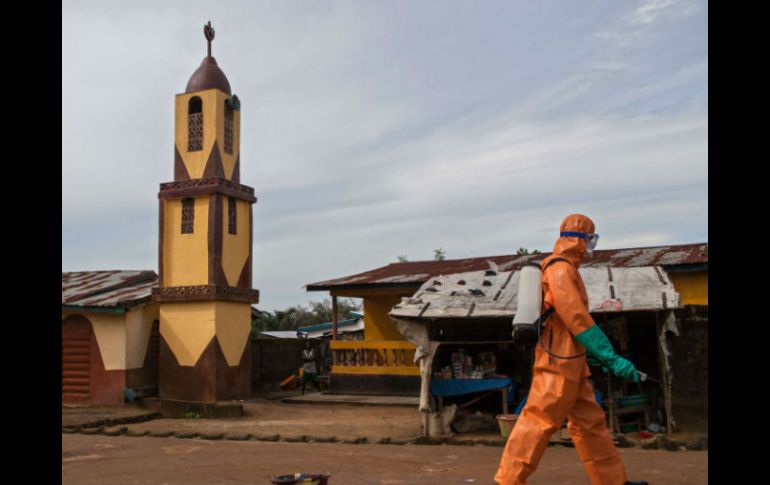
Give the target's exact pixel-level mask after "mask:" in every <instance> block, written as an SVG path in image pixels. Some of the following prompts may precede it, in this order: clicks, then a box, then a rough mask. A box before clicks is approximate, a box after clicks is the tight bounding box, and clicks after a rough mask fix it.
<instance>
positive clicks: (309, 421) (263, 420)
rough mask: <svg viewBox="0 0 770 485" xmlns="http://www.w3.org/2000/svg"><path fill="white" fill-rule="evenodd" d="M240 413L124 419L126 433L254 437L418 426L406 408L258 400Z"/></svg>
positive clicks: (401, 433)
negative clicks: (139, 420) (233, 416)
mask: <svg viewBox="0 0 770 485" xmlns="http://www.w3.org/2000/svg"><path fill="white" fill-rule="evenodd" d="M243 410H244V414H245V415H244V416H243V417H242V418H236V419H165V418H164V419H154V420H152V421H147V422H144V423H135V424H124V425H120V426H118V427H123V426H125V427H127V428H128V429H129V430H130V431H131V432H134V433H137V432H143V431H160V432H162V431H173V432H175V433H186V432H197V433H209V434H217V433H242V434H252V435H256V436H260V435H262V436H264V435H275V434H278V435H281V436H282V437H287V436H288V437H299V436H303V435H304V436H311V437H323V438H337V439H338V440H343V439H357V438H362V437H365V438H367V439H369V440H370V441H377V440H379V439H380V438H383V437H389V438H392V439H404V440H408V439H413V438H415V437H416V436H417V435H418V434H419V433H420V430H421V426H422V421H421V419H420V413H419V412H417V410H416V409H415V408H412V407H400V406H353V405H330V406H319V405H315V404H284V403H281V402H276V401H268V400H260V401H256V402H245V403H244V405H243Z"/></svg>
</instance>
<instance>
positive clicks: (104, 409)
mask: <svg viewBox="0 0 770 485" xmlns="http://www.w3.org/2000/svg"><path fill="white" fill-rule="evenodd" d="M155 414H157V413H155V412H153V411H149V410H147V409H141V408H139V407H137V406H132V405H122V406H93V407H87V406H62V409H61V425H62V427H65V426H83V425H88V424H95V423H98V422H106V423H107V424H110V423H112V422H121V421H124V420H132V419H137V418H139V419H141V418H142V417H146V418H150V417H152V416H153V415H155Z"/></svg>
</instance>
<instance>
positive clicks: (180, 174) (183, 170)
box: [174, 147, 190, 182]
mask: <svg viewBox="0 0 770 485" xmlns="http://www.w3.org/2000/svg"><path fill="white" fill-rule="evenodd" d="M180 180H190V173H189V172H188V171H187V167H186V166H185V164H184V160H182V155H181V154H180V153H179V149H178V148H177V147H174V182H178V181H180Z"/></svg>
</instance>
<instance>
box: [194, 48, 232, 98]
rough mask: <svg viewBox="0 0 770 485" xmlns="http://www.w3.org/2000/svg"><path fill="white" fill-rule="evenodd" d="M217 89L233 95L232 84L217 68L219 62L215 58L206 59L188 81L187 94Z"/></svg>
mask: <svg viewBox="0 0 770 485" xmlns="http://www.w3.org/2000/svg"><path fill="white" fill-rule="evenodd" d="M211 88H217V89H219V90H220V91H224V92H226V93H227V94H233V93H232V92H231V91H230V83H229V82H228V81H227V77H225V73H224V72H222V70H221V69H220V68H219V66H217V61H216V59H214V58H213V57H204V58H203V62H201V65H200V67H199V68H198V69H196V71H195V72H194V73H193V75H192V76H191V77H190V80H189V81H187V89H185V93H194V92H197V91H203V90H204V89H211Z"/></svg>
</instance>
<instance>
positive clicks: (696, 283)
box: [668, 271, 709, 305]
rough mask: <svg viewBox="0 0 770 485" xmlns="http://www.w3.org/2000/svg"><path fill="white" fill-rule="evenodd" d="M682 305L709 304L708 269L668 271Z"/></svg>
mask: <svg viewBox="0 0 770 485" xmlns="http://www.w3.org/2000/svg"><path fill="white" fill-rule="evenodd" d="M668 276H669V277H670V278H671V281H672V282H673V283H674V288H675V289H676V291H677V292H678V293H679V298H680V301H681V302H682V305H708V304H709V274H708V271H698V272H689V273H688V272H684V273H668Z"/></svg>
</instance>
